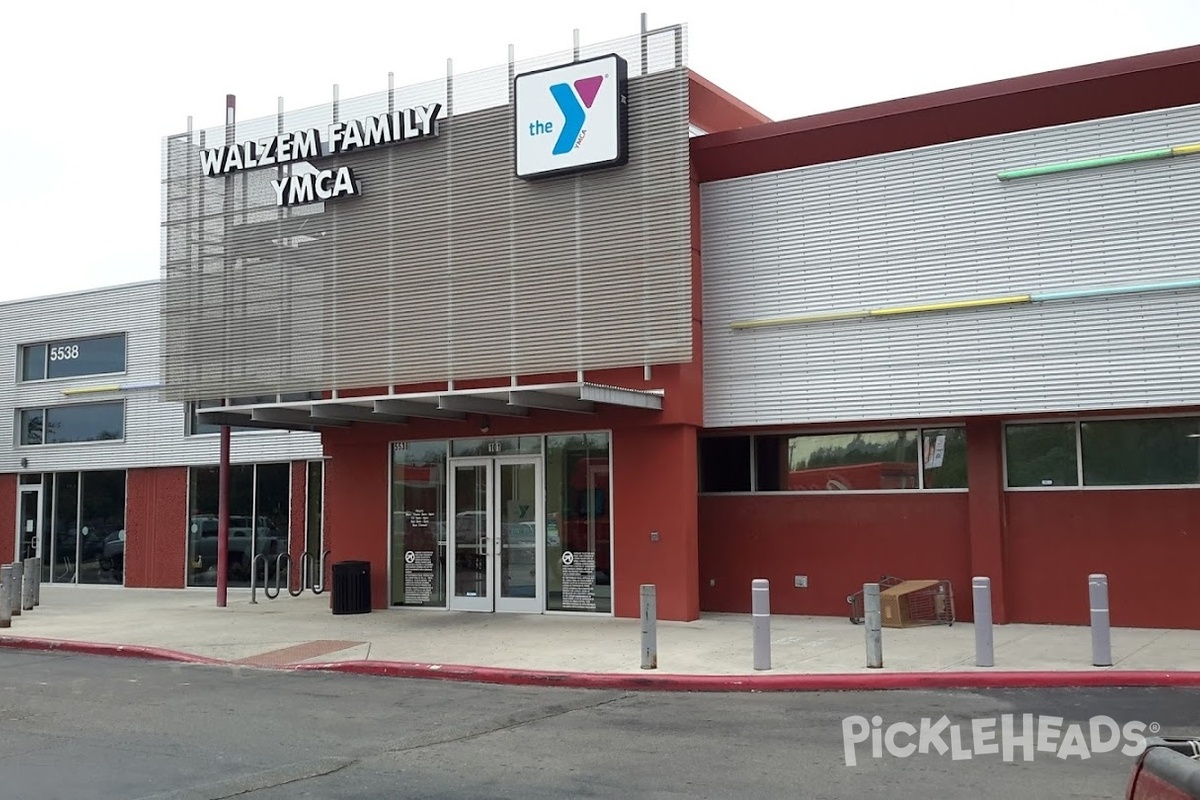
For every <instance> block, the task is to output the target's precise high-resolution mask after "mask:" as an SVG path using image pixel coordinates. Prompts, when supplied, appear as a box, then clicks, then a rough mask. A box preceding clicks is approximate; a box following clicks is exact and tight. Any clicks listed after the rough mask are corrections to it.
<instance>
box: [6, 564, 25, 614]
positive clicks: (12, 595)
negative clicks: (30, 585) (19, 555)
mask: <svg viewBox="0 0 1200 800" xmlns="http://www.w3.org/2000/svg"><path fill="white" fill-rule="evenodd" d="M24 575H25V564H24V563H23V562H21V561H14V562H13V563H12V582H11V583H9V585H8V602H9V607H10V608H12V615H13V616H14V617H19V616H21V597H22V594H21V593H22V592H24V591H25V587H24V582H23V581H22V580H21V579H22V577H24Z"/></svg>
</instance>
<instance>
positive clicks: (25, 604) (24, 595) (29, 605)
mask: <svg viewBox="0 0 1200 800" xmlns="http://www.w3.org/2000/svg"><path fill="white" fill-rule="evenodd" d="M24 573H25V580H24V584H23V585H22V586H21V610H22V611H33V582H34V581H36V580H37V573H36V572H34V564H33V558H32V557H30V558H27V559H25V569H24Z"/></svg>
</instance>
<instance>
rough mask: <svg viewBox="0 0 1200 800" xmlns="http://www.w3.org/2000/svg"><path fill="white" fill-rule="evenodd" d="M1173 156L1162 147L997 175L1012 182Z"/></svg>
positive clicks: (1167, 148) (1168, 149)
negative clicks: (1019, 179)
mask: <svg viewBox="0 0 1200 800" xmlns="http://www.w3.org/2000/svg"><path fill="white" fill-rule="evenodd" d="M1171 155H1172V153H1171V148H1170V147H1160V148H1157V149H1155V150H1141V151H1139V152H1136V153H1122V154H1121V155H1116V156H1104V157H1102V158H1086V159H1083V160H1081V161H1066V162H1063V163H1061V164H1046V165H1044V166H1041V167H1025V168H1023V169H1010V170H1005V171H1004V172H1000V173H997V175H996V177H997V178H999V179H1000V180H1002V181H1011V180H1016V179H1018V178H1033V177H1036V176H1038V175H1053V174H1055V173H1059V172H1075V171H1077V170H1083V169H1096V168H1097V167H1110V166H1112V165H1114V164H1130V163H1133V162H1136V161H1156V160H1158V159H1160V158H1170V157H1171Z"/></svg>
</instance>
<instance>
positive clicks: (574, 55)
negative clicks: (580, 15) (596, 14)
mask: <svg viewBox="0 0 1200 800" xmlns="http://www.w3.org/2000/svg"><path fill="white" fill-rule="evenodd" d="M574 35H575V40H574V41H575V44H574V46H573V47H572V48H571V60H572V61H578V60H579V28H576V29H575V34H574Z"/></svg>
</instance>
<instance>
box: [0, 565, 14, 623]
mask: <svg viewBox="0 0 1200 800" xmlns="http://www.w3.org/2000/svg"><path fill="white" fill-rule="evenodd" d="M11 627H12V567H11V566H10V565H8V564H5V565H4V566H2V567H0V628H11Z"/></svg>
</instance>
